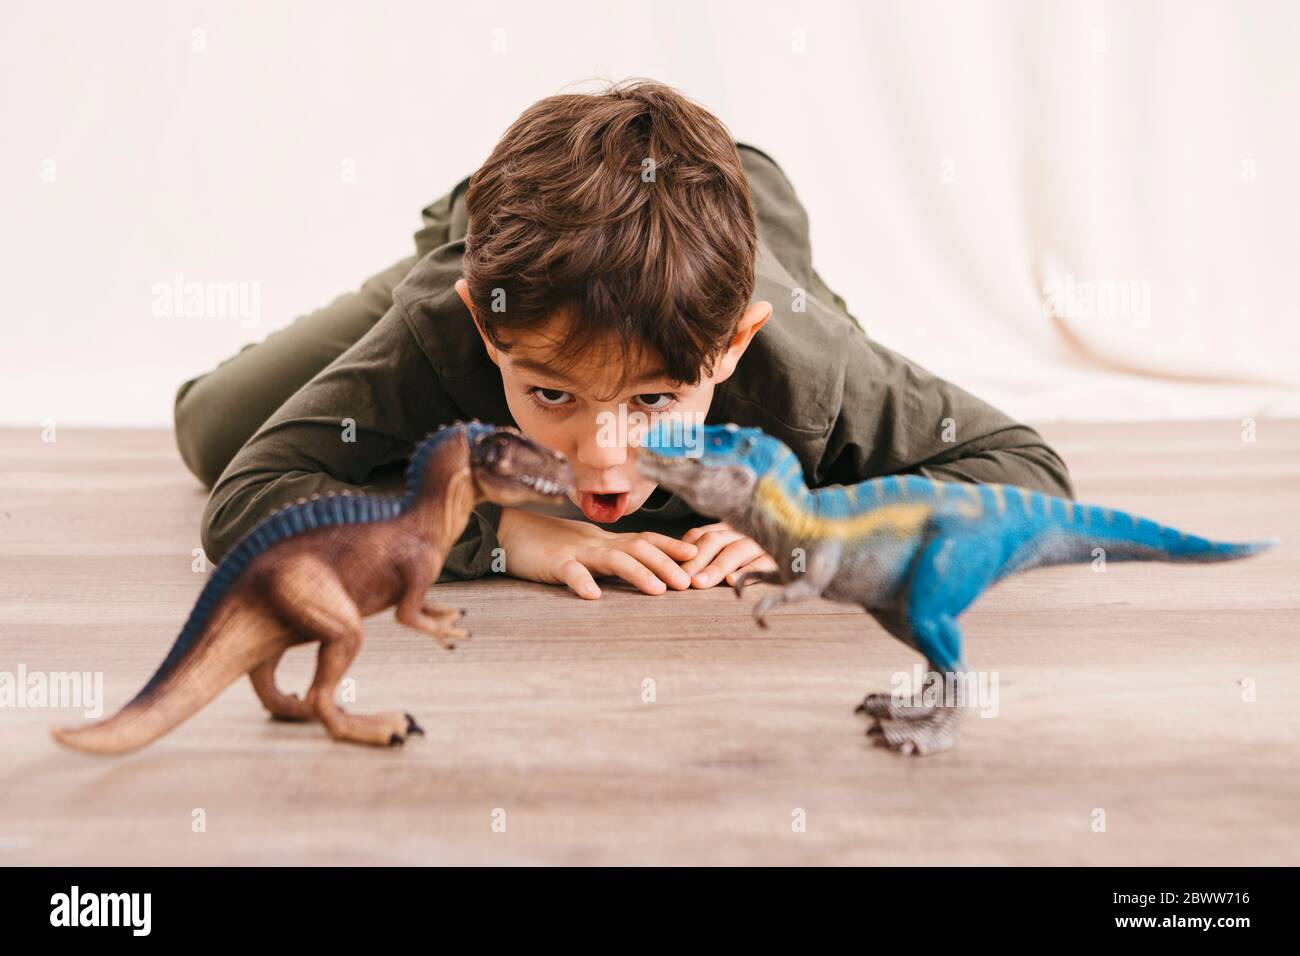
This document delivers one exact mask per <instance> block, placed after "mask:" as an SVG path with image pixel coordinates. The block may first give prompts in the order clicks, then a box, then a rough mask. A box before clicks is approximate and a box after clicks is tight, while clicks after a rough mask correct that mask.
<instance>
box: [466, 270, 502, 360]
mask: <svg viewBox="0 0 1300 956" xmlns="http://www.w3.org/2000/svg"><path fill="white" fill-rule="evenodd" d="M456 294H457V295H458V296H460V301H462V302H464V303H465V308H467V309H469V314H470V318H472V319H473V320H474V328H476V329H478V334H479V338H481V339H482V340H483V347H484V348H485V349H487V354H488V358H490V359H491V360H492V364H493V365H500V364H501V363H500V362H498V361H497V347H496V346H495V345H493V344H492V340H491V339H489V338H488V337H487V336H486V335H484V334H483V326H481V325H479V322H478V313H476V312H475V311H474V303H473V302H471V301H470V298H469V283H468V282H466V281H465V280H464V279H457V280H456Z"/></svg>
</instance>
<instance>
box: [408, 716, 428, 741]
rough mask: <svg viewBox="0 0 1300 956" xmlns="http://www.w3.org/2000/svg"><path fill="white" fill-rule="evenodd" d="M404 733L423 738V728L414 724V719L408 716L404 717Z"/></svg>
mask: <svg viewBox="0 0 1300 956" xmlns="http://www.w3.org/2000/svg"><path fill="white" fill-rule="evenodd" d="M406 732H407V733H408V734H419V735H420V736H421V737H423V736H424V728H423V727H421V726H420V725H419V724H417V723H416V722H415V718H414V717H412V716H411V715H410V714H407V715H406Z"/></svg>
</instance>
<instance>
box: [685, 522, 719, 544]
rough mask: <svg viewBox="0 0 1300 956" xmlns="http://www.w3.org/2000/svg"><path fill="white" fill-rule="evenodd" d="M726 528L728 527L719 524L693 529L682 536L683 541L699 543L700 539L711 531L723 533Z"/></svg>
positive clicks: (703, 525) (704, 525)
mask: <svg viewBox="0 0 1300 956" xmlns="http://www.w3.org/2000/svg"><path fill="white" fill-rule="evenodd" d="M726 528H727V526H726V525H725V524H723V523H721V522H717V523H715V524H702V525H700V526H699V527H698V528H692V529H691V530H690V531H688V532H686V533H685V534H684V535H682V540H683V541H697V540H699V539H700V538H702V537H704V535H706V534H708V533H709V532H710V531H722V530H724V529H726Z"/></svg>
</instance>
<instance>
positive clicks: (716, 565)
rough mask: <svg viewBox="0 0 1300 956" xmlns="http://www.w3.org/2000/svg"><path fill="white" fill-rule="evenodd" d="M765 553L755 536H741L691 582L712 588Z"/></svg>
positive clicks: (698, 585) (701, 586)
mask: <svg viewBox="0 0 1300 956" xmlns="http://www.w3.org/2000/svg"><path fill="white" fill-rule="evenodd" d="M762 553H763V549H762V548H761V547H760V546H759V544H758V542H757V541H755V540H754V539H753V538H741V539H740V540H739V541H733V542H731V544H729V545H727V546H726V547H725V548H723V549H722V550H721V551H720V552H719V553H718V556H717V557H716V558H714V559H713V561H712V562H710V563H709V566H708V567H706V568H705V569H704V570H703V571H700V572H699V573H698V574H695V575H694V576H693V577H692V578H691V583H692V584H694V585H695V586H696V587H700V588H711V587H713V585H715V584H717V583H718V582H719V581H721V580H722V577H723V575H725V574H729V573H730V572H732V571H734V570H736V568H738V567H741V566H742V565H745V564H749V562H750V561H753V560H754V559H755V558H757V557H759V556H760V555H761V554H762Z"/></svg>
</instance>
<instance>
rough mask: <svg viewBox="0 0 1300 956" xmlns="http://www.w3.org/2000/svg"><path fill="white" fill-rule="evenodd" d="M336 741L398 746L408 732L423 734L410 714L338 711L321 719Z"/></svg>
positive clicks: (376, 745)
mask: <svg viewBox="0 0 1300 956" xmlns="http://www.w3.org/2000/svg"><path fill="white" fill-rule="evenodd" d="M321 720H322V722H323V723H324V724H325V729H326V730H328V731H329V735H330V736H331V737H333V738H334V739H335V740H342V741H347V742H349V743H355V744H370V745H371V746H373V747H400V746H402V744H404V743H406V738H407V737H408V736H409V735H411V734H420V735H421V736H423V734H424V728H422V727H421V726H420V725H419V724H417V723H416V722H415V718H414V717H412V716H411V715H410V714H406V713H402V712H401V711H386V712H384V713H381V714H348V713H344V712H343V711H338V712H336V713H335V714H334V715H332V716H331V717H329V718H328V719H326V718H325V717H324V716H322V718H321Z"/></svg>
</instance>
